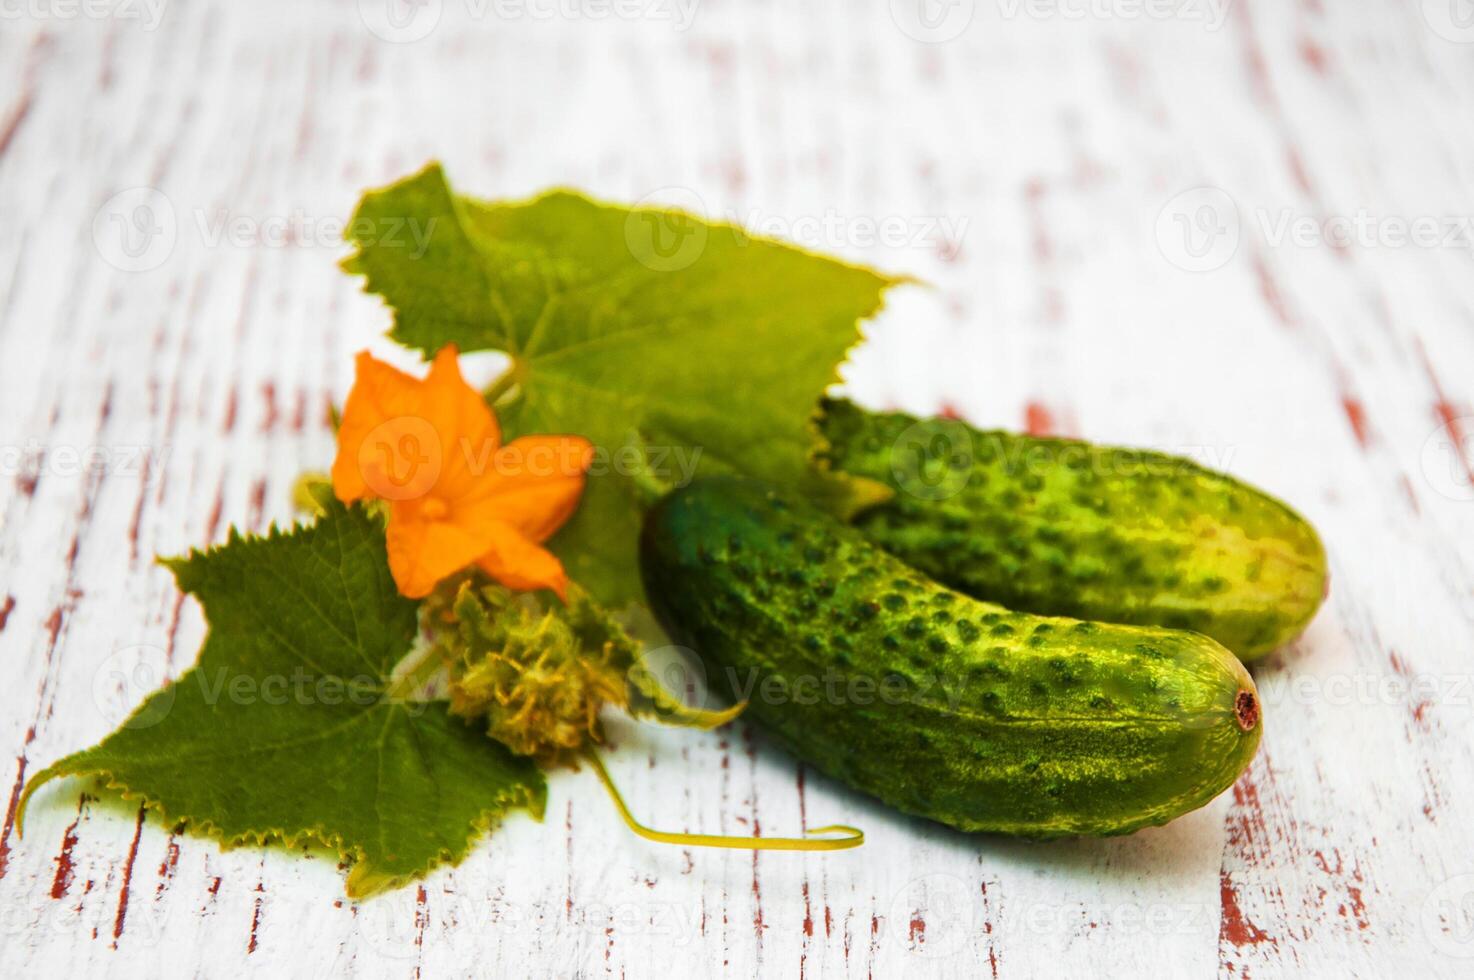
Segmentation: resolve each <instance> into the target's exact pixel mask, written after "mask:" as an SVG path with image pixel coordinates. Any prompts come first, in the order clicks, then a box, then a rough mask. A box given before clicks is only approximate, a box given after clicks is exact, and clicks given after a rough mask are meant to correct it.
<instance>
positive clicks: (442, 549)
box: [386, 501, 486, 599]
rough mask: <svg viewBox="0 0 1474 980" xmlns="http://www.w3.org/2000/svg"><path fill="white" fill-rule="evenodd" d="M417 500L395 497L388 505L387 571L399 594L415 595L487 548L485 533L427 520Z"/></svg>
mask: <svg viewBox="0 0 1474 980" xmlns="http://www.w3.org/2000/svg"><path fill="white" fill-rule="evenodd" d="M420 510H421V508H420V505H419V502H418V501H396V502H394V503H393V504H391V505H390V509H389V530H388V534H387V536H386V543H387V545H388V548H389V571H390V572H392V573H393V574H394V584H395V585H397V586H399V592H400V594H401V595H404V596H408V597H409V598H411V599H418V598H421V597H422V596H426V595H429V594H430V590H432V589H434V588H435V583H437V582H439V581H440V580H441V579H443V578H445V577H446V576H448V575H453V574H455V573H456V572H458V571H460V570H461V569H463V568H465V567H466V566H467V565H469V564H471V562H473V561H475V560H476V559H477V558H478V557H480V556H481V554H482V553H484V552H485V551H486V538H485V536H484V535H472V534H470V533H468V532H467V530H466V529H465V528H464V527H462V526H461V525H459V524H454V523H451V522H449V521H437V520H427V519H425V517H424V515H423V514H421V513H420Z"/></svg>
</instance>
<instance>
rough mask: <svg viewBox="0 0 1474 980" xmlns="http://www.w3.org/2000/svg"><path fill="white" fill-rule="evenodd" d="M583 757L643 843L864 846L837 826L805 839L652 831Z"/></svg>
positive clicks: (595, 762) (590, 754) (600, 767)
mask: <svg viewBox="0 0 1474 980" xmlns="http://www.w3.org/2000/svg"><path fill="white" fill-rule="evenodd" d="M584 757H585V758H587V759H588V760H589V764H590V765H591V766H592V767H593V769H594V772H595V773H596V774H597V775H598V777H599V782H601V783H603V784H604V788H605V789H606V790H608V791H609V798H610V799H612V800H613V801H614V807H615V809H617V810H618V811H619V815H620V817H622V818H623V819H624V823H625V826H627V827H629V829H630V830H632V831H634V832H635V833H636V834H638V835H639V836H641V837H643V838H645V839H646V840H653V841H656V842H658V843H661V844H681V845H685V846H687V847H730V848H735V849H739V850H744V851H844V850H848V849H849V848H852V847H859V846H860V845H861V844H863V843H865V832H864V831H863V830H860V829H858V828H856V827H850V826H848V825H846V824H839V823H836V824H829V825H828V826H824V827H812V828H810V829H809V830H807V831H805V834H806V835H807V836H805V837H728V836H725V835H722V834H684V833H676V832H674V831H669V830H655V829H653V828H650V827H647V826H645V825H644V824H642V823H640V822H639V821H638V820H636V819H635V818H634V815H633V814H631V813H630V808H629V807H628V806H626V805H625V802H624V797H623V796H621V795H620V794H619V790H618V788H616V787H615V785H614V780H612V779H610V778H609V770H607V769H605V768H604V760H602V759H600V758H599V754H598V753H597V752H595V751H594V749H593V748H589V749H588V750H586V751H585V753H584ZM819 834H841V835H843V836H840V837H819V836H815V835H819Z"/></svg>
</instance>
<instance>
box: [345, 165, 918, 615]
mask: <svg viewBox="0 0 1474 980" xmlns="http://www.w3.org/2000/svg"><path fill="white" fill-rule="evenodd" d="M405 229H413V230H415V232H416V234H410V233H409V232H407V231H405ZM350 236H351V237H352V239H353V241H354V242H355V243H356V244H357V246H358V251H357V252H356V253H355V254H354V255H353V256H351V257H350V258H349V259H347V260H346V261H345V262H344V268H345V269H347V270H348V271H349V272H352V273H357V274H361V275H363V276H364V277H365V278H366V280H367V282H366V284H365V289H366V290H367V291H369V292H374V293H378V294H380V295H381V296H383V298H384V300H385V302H386V303H388V305H389V306H390V307H392V308H393V311H394V327H393V330H392V332H391V336H392V337H393V338H394V339H395V340H397V341H399V342H400V343H403V344H405V345H407V346H409V347H413V348H418V349H419V350H421V351H423V352H424V353H426V354H432V353H433V352H435V351H437V350H439V349H440V348H441V347H443V346H445V345H446V344H452V343H453V344H456V345H458V346H459V347H460V349H461V350H462V351H472V350H499V351H505V352H506V353H508V354H510V355H511V357H512V372H513V377H514V378H515V380H516V382H517V387H518V391H519V393H520V397H519V398H518V399H517V400H516V401H515V402H513V403H512V404H511V405H510V406H508V407H506V408H502V409H501V417H502V424H503V427H504V429H506V430H507V432H508V434H509V435H512V436H515V435H520V434H525V433H532V432H546V433H576V434H579V435H583V436H585V437H587V438H589V439H590V440H592V441H593V442H594V443H595V445H596V446H598V447H600V448H601V449H602V450H604V452H605V453H606V454H607V455H606V456H605V457H603V458H596V461H595V467H596V472H595V473H593V474H592V475H591V479H590V481H589V486H588V490H587V491H586V493H585V496H584V499H583V502H582V504H581V505H580V507H579V510H578V513H577V514H576V515H575V516H574V518H573V520H572V521H571V522H570V523H569V524H568V526H567V527H565V529H564V530H563V531H562V532H561V533H560V534H559V535H558V536H557V537H556V538H555V539H554V541H553V544H552V547H553V549H554V550H555V551H556V552H557V553H558V554H559V556H560V557H561V558H562V559H563V562H564V564H565V565H566V566H567V568H568V571H569V574H570V575H571V576H572V577H573V578H574V579H575V580H576V581H578V582H580V583H581V584H583V585H584V586H585V587H586V588H588V589H589V590H590V591H591V592H593V593H594V595H595V596H596V597H597V598H598V599H600V600H601V601H603V602H606V603H611V604H618V603H622V602H626V601H629V600H634V599H638V598H639V597H640V588H639V580H638V574H637V567H636V563H635V542H636V537H637V532H638V527H639V519H640V508H639V503H638V500H637V494H636V493H635V491H634V489H633V488H632V487H631V486H630V481H629V479H628V473H627V472H620V470H623V469H625V467H623V466H622V465H619V460H618V457H617V456H615V455H614V454H615V451H616V450H618V449H619V448H620V447H621V446H624V445H626V444H627V442H628V440H629V436H630V433H631V432H632V431H635V430H637V429H639V428H641V426H642V424H643V423H645V422H646V421H647V420H658V421H659V423H660V426H661V427H666V428H669V427H671V426H670V423H671V421H672V420H676V421H677V422H678V425H679V429H680V432H681V435H682V437H683V438H684V439H685V440H687V441H686V443H685V444H684V446H683V447H682V448H685V449H688V450H689V449H700V450H701V451H702V453H703V454H710V456H711V457H713V458H720V459H721V461H722V463H723V465H725V466H731V467H735V468H737V469H740V470H742V471H743V472H746V473H748V474H750V475H753V476H757V477H760V478H764V479H768V480H771V481H773V482H778V483H784V484H789V485H799V486H813V487H814V489H815V490H816V492H815V493H814V496H815V497H816V498H818V499H820V500H822V501H825V502H826V503H827V504H828V505H830V506H831V507H832V508H833V509H835V510H836V511H839V512H841V513H843V512H846V511H848V510H850V509H852V508H853V507H855V506H858V505H859V504H860V503H862V502H863V501H864V500H866V499H868V498H871V497H873V494H874V492H875V488H874V486H873V485H870V484H866V483H860V482H856V481H853V480H851V479H850V478H848V477H846V476H843V475H841V474H835V473H827V472H823V471H820V472H818V473H817V474H816V473H815V470H814V468H813V466H812V456H813V452H814V448H815V443H816V440H817V439H818V436H817V433H816V432H815V431H814V430H813V429H812V428H811V427H810V426H809V419H810V416H811V414H812V413H813V411H814V407H815V403H816V402H817V400H818V397H819V395H820V393H821V392H822V391H823V390H824V389H825V388H826V387H828V386H829V385H830V384H831V383H832V382H834V381H836V380H838V375H837V370H836V369H837V365H838V364H839V363H840V362H841V361H843V360H844V357H845V353H846V351H847V350H848V349H849V348H850V347H851V346H852V345H853V344H854V343H856V341H858V340H859V328H858V324H859V321H861V320H862V319H864V318H866V317H869V316H871V315H872V314H874V313H875V312H876V311H877V310H878V309H879V308H880V306H881V302H882V295H883V293H884V291H885V289H886V287H888V286H890V285H893V284H895V283H896V282H898V281H900V280H897V279H892V278H887V277H885V276H882V275H880V274H879V273H876V272H874V271H872V270H869V269H864V268H859V267H856V266H852V265H846V264H844V263H842V262H838V261H835V260H833V259H829V258H824V257H822V256H818V255H814V254H811V253H808V252H805V251H803V250H802V249H799V248H795V247H793V246H790V245H786V244H783V243H781V242H776V241H771V240H765V239H760V238H754V237H750V236H748V235H747V234H745V233H744V232H743V231H742V230H741V229H738V228H735V227H733V226H731V225H726V224H718V223H708V222H705V221H703V220H701V219H699V218H696V217H693V216H691V215H688V214H684V213H681V212H675V211H665V210H660V209H651V208H637V209H629V208H624V207H617V206H613V205H608V204H602V203H599V202H597V201H593V200H590V199H589V198H587V197H584V196H582V195H580V194H577V193H574V192H571V191H566V190H557V191H553V192H550V193H548V194H545V195H543V196H541V197H538V198H535V199H533V200H530V201H524V202H514V203H486V202H480V201H476V200H472V199H470V198H466V197H460V196H458V195H456V194H454V193H452V191H451V189H450V187H449V186H448V185H447V183H446V181H445V177H444V175H443V174H442V173H441V170H440V167H439V166H438V165H435V164H432V165H431V166H429V167H427V168H426V169H425V170H423V171H422V172H420V173H419V174H416V175H415V176H413V177H409V178H407V179H406V180H403V181H401V182H400V183H397V184H394V185H392V186H390V187H387V188H384V189H383V190H379V191H375V192H371V193H369V194H367V195H365V196H364V198H363V200H362V202H360V204H359V207H358V210H357V212H356V214H355V216H354V220H353V222H352V224H351V225H350ZM598 471H602V472H598Z"/></svg>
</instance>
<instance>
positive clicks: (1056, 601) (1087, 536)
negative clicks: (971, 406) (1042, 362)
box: [820, 400, 1326, 661]
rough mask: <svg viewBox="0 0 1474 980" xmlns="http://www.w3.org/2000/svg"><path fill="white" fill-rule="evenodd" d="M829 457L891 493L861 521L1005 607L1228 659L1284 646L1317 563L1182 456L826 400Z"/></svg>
mask: <svg viewBox="0 0 1474 980" xmlns="http://www.w3.org/2000/svg"><path fill="white" fill-rule="evenodd" d="M820 427H821V430H822V432H823V434H824V436H825V437H826V438H827V439H828V440H829V443H830V446H829V449H828V450H827V456H828V462H829V463H830V464H831V465H832V466H833V467H834V468H835V469H838V470H844V471H846V472H849V473H853V474H856V475H858V476H865V477H870V478H872V479H875V480H880V481H882V482H883V483H886V484H887V485H889V486H890V487H891V488H892V489H894V490H895V497H894V498H893V499H892V500H891V501H889V502H888V503H885V504H882V505H880V506H878V507H875V508H872V509H871V510H868V511H866V512H865V513H863V514H862V515H861V516H860V517H859V519H858V521H857V524H858V526H859V528H860V529H861V530H862V531H863V532H864V533H865V534H866V535H867V536H868V537H870V539H871V540H873V541H874V542H875V543H876V544H878V545H880V546H881V547H882V548H884V549H885V550H887V551H889V552H891V553H892V554H894V555H896V556H897V557H899V558H901V559H903V560H904V561H906V562H907V563H908V564H910V565H913V566H915V567H916V568H918V569H920V570H921V571H923V572H925V573H926V574H927V575H930V576H931V577H932V578H935V579H937V580H938V581H940V582H944V583H946V584H947V585H950V586H952V587H953V588H954V589H958V590H960V591H962V592H966V593H968V594H969V595H973V596H976V597H978V598H981V599H987V600H989V601H991V602H997V603H999V604H1001V605H1004V606H1007V607H1009V608H1010V609H1020V610H1027V611H1029V612H1034V613H1040V614H1043V615H1052V616H1076V617H1079V618H1081V619H1094V620H1101V621H1104V622H1113V623H1130V624H1137V625H1143V626H1167V627H1171V628H1175V629H1190V630H1196V631H1198V632H1200V633H1205V634H1207V635H1208V636H1211V637H1213V638H1214V639H1215V640H1217V641H1219V642H1220V643H1222V644H1223V645H1224V646H1226V647H1228V648H1229V649H1230V650H1232V651H1233V652H1234V653H1236V654H1237V655H1238V656H1239V658H1240V659H1242V660H1245V661H1248V660H1253V659H1255V658H1258V657H1262V656H1264V655H1265V654H1267V653H1269V652H1270V651H1272V650H1274V649H1275V648H1276V647H1278V646H1280V645H1282V644H1284V643H1286V642H1288V641H1289V640H1292V639H1294V638H1295V637H1296V636H1297V635H1299V633H1300V632H1301V631H1302V630H1304V629H1305V627H1306V625H1307V624H1308V623H1309V622H1310V619H1311V617H1312V616H1314V615H1315V611H1316V609H1317V608H1318V607H1319V606H1320V603H1321V600H1322V598H1323V597H1324V595H1325V589H1326V554H1325V549H1324V548H1323V547H1322V545H1321V542H1320V538H1319V537H1318V536H1317V535H1316V533H1315V529H1314V528H1312V527H1311V526H1310V524H1309V523H1308V522H1306V520H1305V519H1304V518H1302V517H1301V516H1300V515H1299V514H1297V513H1295V512H1294V511H1293V510H1291V509H1290V508H1289V507H1287V506H1285V505H1284V504H1282V503H1280V502H1279V501H1278V500H1275V499H1274V498H1273V497H1270V496H1268V495H1267V494H1264V493H1261V492H1260V491H1258V490H1255V489H1254V488H1253V487H1250V486H1247V485H1245V484H1243V483H1241V482H1239V481H1238V480H1235V479H1233V478H1232V477H1229V476H1225V475H1224V474H1222V473H1216V472H1213V471H1211V470H1207V469H1204V468H1203V467H1201V466H1198V465H1197V464H1195V463H1193V462H1191V461H1189V460H1187V459H1183V458H1180V457H1175V456H1168V455H1165V454H1162V453H1155V452H1147V451H1143V450H1133V449H1117V448H1112V447H1105V446H1095V445H1091V444H1090V443H1086V442H1079V441H1077V440H1072V439H1044V438H1035V437H1032V436H1024V435H1015V434H1013V433H1008V432H997V431H992V432H986V431H979V430H977V429H973V428H971V427H969V426H967V425H965V424H963V423H961V422H957V421H952V420H947V419H931V420H920V419H917V418H915V417H913V416H910V415H904V414H901V413H899V412H890V413H877V412H868V411H866V410H864V409H862V408H860V407H858V406H856V405H854V404H852V403H850V402H847V401H840V400H826V401H825V402H824V403H823V405H822V406H821V415H820Z"/></svg>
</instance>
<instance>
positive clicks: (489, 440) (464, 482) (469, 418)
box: [420, 344, 502, 500]
mask: <svg viewBox="0 0 1474 980" xmlns="http://www.w3.org/2000/svg"><path fill="white" fill-rule="evenodd" d="M422 397H423V401H422V403H421V407H420V410H421V412H422V413H423V415H424V417H425V418H426V419H427V420H428V421H429V422H430V425H431V426H432V427H433V428H434V430H435V431H436V432H437V433H438V434H439V436H440V439H441V445H442V446H443V448H444V457H443V465H442V467H441V472H440V476H439V480H438V482H437V484H436V491H437V492H438V493H439V494H440V496H442V497H444V498H445V499H446V500H456V499H458V498H460V497H463V496H465V495H466V494H468V493H471V492H472V491H473V490H474V489H475V488H476V486H477V484H478V483H479V478H478V476H477V472H476V471H477V469H478V466H479V465H483V464H481V463H480V461H483V460H486V459H489V458H491V457H492V456H494V455H495V453H496V451H497V450H498V449H499V448H500V447H501V444H502V434H501V427H500V426H499V425H497V420H496V415H495V413H493V412H492V410H491V406H489V405H487V404H486V400H485V399H484V398H482V397H481V393H480V392H479V391H477V390H476V389H475V388H472V387H471V386H470V385H469V384H467V383H466V379H465V378H464V377H462V375H461V368H460V362H459V360H458V358H457V355H456V347H455V345H454V344H451V345H448V346H446V347H442V348H441V349H440V352H439V353H437V354H436V355H435V360H434V361H433V362H432V363H431V364H430V373H429V375H428V376H427V377H426V378H425V382H424V391H423V396H422Z"/></svg>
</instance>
